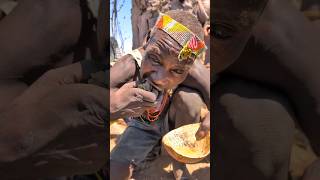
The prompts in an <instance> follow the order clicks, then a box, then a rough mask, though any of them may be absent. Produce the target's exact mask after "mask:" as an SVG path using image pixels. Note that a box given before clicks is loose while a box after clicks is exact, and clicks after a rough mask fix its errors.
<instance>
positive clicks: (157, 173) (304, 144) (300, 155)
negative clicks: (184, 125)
mask: <svg viewBox="0 0 320 180" xmlns="http://www.w3.org/2000/svg"><path fill="white" fill-rule="evenodd" d="M125 128H126V124H125V123H124V122H123V121H122V120H119V121H116V122H114V123H113V124H111V126H110V137H111V139H110V151H111V150H112V148H113V147H114V146H115V145H116V140H117V138H118V137H119V136H120V135H121V133H122V132H123V131H124V130H125ZM209 159H210V158H209V157H208V158H206V159H205V160H204V161H203V162H200V163H197V164H189V165H187V169H188V171H189V173H190V174H191V176H192V177H193V178H194V179H199V180H206V179H210V171H209V169H210V160H209ZM315 159H316V156H315V154H314V153H313V151H312V149H311V147H310V145H309V143H308V140H307V139H306V137H305V136H304V134H303V133H302V132H301V131H300V130H298V128H297V129H296V132H295V143H294V145H293V147H292V155H291V163H290V174H291V175H292V180H300V178H301V176H302V174H303V172H304V169H305V168H306V167H307V166H308V165H309V164H311V163H312V162H313V161H314V160H315ZM136 179H139V180H140V179H148V180H152V179H157V180H159V179H161V180H165V179H174V177H173V174H172V167H171V160H170V158H169V156H168V155H167V154H166V152H163V153H162V155H161V157H160V158H159V159H157V160H155V161H154V162H153V163H152V165H151V166H150V167H149V168H148V169H146V170H144V171H143V172H141V173H140V174H139V175H138V176H137V177H136Z"/></svg>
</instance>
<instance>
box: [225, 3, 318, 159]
mask: <svg viewBox="0 0 320 180" xmlns="http://www.w3.org/2000/svg"><path fill="white" fill-rule="evenodd" d="M253 36H254V38H255V40H256V41H257V42H259V43H260V45H261V46H260V47H256V46H254V45H253V42H252V41H251V43H250V44H248V46H247V48H246V51H244V53H243V54H242V56H241V57H240V59H239V60H237V61H236V63H235V64H234V65H233V66H231V67H230V69H228V72H230V73H232V74H235V75H237V76H240V77H243V78H247V79H251V80H255V81H259V82H263V83H267V84H269V85H272V86H274V87H276V88H278V89H279V90H281V91H282V92H284V93H285V94H287V95H288V97H289V98H290V100H291V101H292V103H293V104H292V105H293V106H294V107H295V110H296V113H297V114H296V115H297V120H298V121H299V124H300V125H301V127H302V129H303V130H304V132H305V133H306V135H307V137H308V138H309V140H310V142H311V145H312V147H313V149H314V151H315V152H316V153H317V154H319V153H320V141H319V139H320V134H319V130H318V127H319V126H320V121H318V119H319V110H318V104H319V103H320V95H319V89H320V86H319V85H320V81H319V80H318V68H319V67H320V64H319V62H318V61H317V59H318V58H319V57H320V51H319V48H318V47H319V42H320V35H319V28H318V27H317V26H316V25H315V24H314V23H312V22H311V21H309V20H308V19H307V18H306V17H304V15H303V13H301V12H300V11H299V10H297V9H296V8H294V7H293V5H291V4H290V3H289V2H288V1H270V4H269V6H268V7H267V9H266V11H265V13H264V15H263V16H262V19H261V20H260V22H259V23H258V24H257V26H256V27H255V29H254V31H253ZM265 49H267V51H266V50H265ZM257 51H259V52H260V53H261V54H258V53H252V52H257ZM244 67H245V68H246V69H248V70H246V71H244V70H243V69H244ZM270 70H272V71H270Z"/></svg>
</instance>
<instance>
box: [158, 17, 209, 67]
mask: <svg viewBox="0 0 320 180" xmlns="http://www.w3.org/2000/svg"><path fill="white" fill-rule="evenodd" d="M154 28H158V29H161V30H163V31H164V32H166V33H167V34H168V35H169V36H171V37H172V38H173V39H174V40H176V41H177V42H178V43H179V44H180V45H181V46H182V49H181V50H180V53H179V56H178V59H179V61H182V60H186V59H188V58H193V59H196V58H197V57H198V55H200V54H201V53H203V52H204V51H205V50H206V49H207V47H206V45H205V43H204V41H202V40H201V39H200V38H199V37H198V36H196V35H195V34H194V33H193V32H192V31H190V30H189V29H188V28H187V27H185V26H184V25H182V24H181V23H179V22H177V21H175V20H174V19H172V18H171V17H170V16H168V15H166V14H162V13H160V15H159V18H158V20H157V22H156V24H155V26H154Z"/></svg>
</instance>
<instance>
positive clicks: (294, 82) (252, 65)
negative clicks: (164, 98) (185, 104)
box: [211, 1, 319, 179]
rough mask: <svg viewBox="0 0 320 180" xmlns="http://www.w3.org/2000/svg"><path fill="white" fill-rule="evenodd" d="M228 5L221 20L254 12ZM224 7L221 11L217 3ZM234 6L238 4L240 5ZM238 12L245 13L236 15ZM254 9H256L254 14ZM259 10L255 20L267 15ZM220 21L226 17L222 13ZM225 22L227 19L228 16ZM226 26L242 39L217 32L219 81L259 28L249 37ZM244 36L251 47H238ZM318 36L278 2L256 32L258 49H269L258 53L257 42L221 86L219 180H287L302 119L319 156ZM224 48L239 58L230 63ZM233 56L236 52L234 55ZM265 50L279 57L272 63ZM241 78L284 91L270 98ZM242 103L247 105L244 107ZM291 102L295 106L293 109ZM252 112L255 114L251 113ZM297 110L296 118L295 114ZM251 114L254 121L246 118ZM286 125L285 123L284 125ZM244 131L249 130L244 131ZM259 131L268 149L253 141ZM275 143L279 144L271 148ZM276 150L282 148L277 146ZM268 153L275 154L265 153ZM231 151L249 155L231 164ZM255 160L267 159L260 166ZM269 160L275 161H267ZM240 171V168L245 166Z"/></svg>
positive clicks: (217, 91) (299, 16)
mask: <svg viewBox="0 0 320 180" xmlns="http://www.w3.org/2000/svg"><path fill="white" fill-rule="evenodd" d="M220 3H221V4H222V6H221V7H217V6H215V7H214V8H220V10H221V14H225V16H226V17H227V16H229V15H230V14H232V13H230V12H239V11H245V10H244V9H249V8H244V7H241V6H239V7H240V8H239V7H234V6H232V3H231V2H230V1H229V3H230V4H229V5H227V2H225V1H224V2H222V1H221V2H220ZM242 3H243V4H245V2H242ZM216 4H219V3H218V2H216ZM223 4H224V5H225V6H223ZM233 4H236V3H235V2H233ZM248 7H250V6H248ZM237 8H238V10H234V9H237ZM251 8H252V9H255V8H254V7H252V6H251ZM256 9H257V10H256V12H255V13H257V12H260V11H259V8H256ZM213 12H215V11H213ZM217 12H218V9H217ZM249 12H250V11H249ZM255 13H252V14H253V17H255V16H254V14H255ZM214 14H215V15H216V16H219V14H218V13H214ZM240 14H241V13H238V16H237V15H235V16H234V17H235V18H236V17H241V16H240ZM230 16H232V15H230ZM219 17H223V15H221V16H219ZM219 17H214V18H213V19H216V20H217V21H219ZM249 17H250V16H249ZM291 18H292V19H291ZM231 19H232V18H231ZM225 23H227V24H228V25H229V26H231V27H232V26H233V27H234V28H236V29H237V31H236V32H234V33H230V31H228V30H226V29H222V31H221V30H220V31H218V30H219V29H214V26H213V28H212V29H211V31H212V32H213V37H214V38H213V46H214V49H213V52H215V53H214V55H213V56H214V57H215V59H213V62H212V63H213V65H215V63H217V65H216V66H213V68H214V69H215V70H216V72H218V73H219V72H221V71H223V70H224V69H225V68H227V67H228V66H229V65H230V64H232V63H233V62H234V61H235V60H237V57H238V56H239V53H240V52H241V50H242V49H243V47H244V45H245V42H246V40H245V39H248V36H246V34H247V35H250V31H251V29H253V25H254V24H255V23H253V24H252V25H251V26H247V28H246V29H242V28H239V27H240V26H238V25H237V23H235V22H232V21H225ZM242 31H246V32H243V33H242V40H243V41H240V40H239V39H238V38H239V37H240V36H238V35H239V34H241V32H242ZM316 31H317V29H316V27H315V26H314V25H313V24H312V23H311V22H309V21H308V20H307V19H306V18H305V17H303V15H302V13H300V12H298V10H296V9H294V8H293V7H292V6H291V5H290V4H289V3H288V2H286V1H273V2H270V4H269V5H268V7H267V9H266V11H265V13H264V15H263V18H262V19H260V22H259V23H258V24H257V25H256V27H255V28H254V31H253V35H254V37H255V41H256V42H259V43H260V44H262V47H259V46H258V48H257V46H256V44H255V43H256V42H255V41H254V40H250V44H248V45H247V47H246V49H245V51H244V53H243V54H242V55H241V57H240V59H238V60H237V61H235V63H234V64H233V65H232V66H231V67H230V68H229V69H227V71H225V72H224V73H222V75H221V77H222V78H221V81H220V83H217V84H216V86H215V97H214V99H215V102H216V106H215V108H214V111H215V112H214V114H215V115H216V116H215V117H214V118H213V119H216V120H217V121H216V126H215V127H216V129H217V131H219V132H220V133H218V134H217V135H216V140H215V142H216V147H217V149H216V157H217V160H216V162H217V168H216V169H215V172H216V173H215V174H216V175H217V178H222V177H224V178H226V179H236V178H239V177H246V178H255V179H257V178H258V179H285V176H287V175H286V174H287V172H288V171H287V170H288V167H286V166H287V164H288V163H289V159H290V157H289V155H288V153H289V152H290V147H291V143H292V133H293V130H292V128H293V121H294V120H295V119H297V118H298V120H299V123H300V124H301V125H302V127H303V129H304V130H305V132H306V134H307V135H308V137H309V138H310V140H311V143H312V144H313V147H314V148H315V150H316V149H317V146H318V145H317V144H318V140H319V135H318V134H317V133H318V132H319V131H318V128H317V127H319V125H318V123H317V122H318V121H317V119H318V118H317V115H316V114H317V110H316V109H317V108H316V105H315V104H316V103H317V97H318V96H317V84H319V83H318V82H317V76H316V71H315V69H317V64H316V63H317V62H316V61H312V59H314V58H317V57H319V51H318V50H316V49H317V47H318V46H317V44H318V43H319V40H318V34H319V33H316ZM301 32H304V33H301ZM288 35H289V36H288ZM237 39H238V40H237ZM306 39H307V40H306ZM232 41H233V42H234V43H235V44H236V42H235V41H238V42H243V43H242V44H241V43H239V44H238V45H232V44H231V45H230V44H229V43H231V42H232ZM225 46H230V47H225ZM236 46H238V47H236ZM224 48H228V53H229V54H232V55H233V56H234V58H230V56H225V53H223V50H222V51H221V49H224ZM232 48H234V49H233V51H232ZM262 48H266V49H268V50H269V51H271V52H272V53H273V55H272V54H269V55H268V53H265V52H264V50H262ZM220 52H221V53H220ZM261 52H262V53H261ZM219 58H220V59H219ZM230 74H233V75H236V78H234V77H229V76H230ZM239 77H240V78H244V79H250V80H254V81H258V82H259V83H260V85H261V84H262V83H263V84H266V85H268V84H269V85H273V87H276V89H269V88H267V89H265V90H263V86H262V87H260V88H262V89H256V88H255V86H257V85H256V84H255V83H254V81H251V82H250V81H249V82H247V81H243V80H239ZM250 84H251V85H250ZM279 89H280V90H281V91H282V92H284V93H285V94H286V95H288V97H289V98H290V101H289V100H288V99H287V98H286V96H284V95H283V94H280V95H279V92H278V90H279ZM281 91H280V93H281ZM257 93H258V94H257ZM259 93H260V94H259ZM228 96H230V97H228ZM308 96H309V97H308ZM237 97H239V98H238V99H237ZM279 97H281V98H279ZM265 98H267V99H269V100H270V101H272V103H268V102H265V101H264V100H262V99H265ZM259 99H261V100H259ZM254 101H257V103H259V104H260V105H259V106H260V107H259V106H257V104H255V103H254ZM289 102H290V103H291V102H293V104H290V103H289ZM263 103H265V104H264V105H263V106H262V105H261V104H263ZM314 103H315V104H314ZM242 104H243V105H242ZM245 104H246V106H250V108H246V106H244V105H245ZM292 105H293V107H292ZM234 107H237V109H234ZM255 109H257V110H258V111H256V110H255ZM272 109H273V110H272ZM275 109H277V110H275ZM293 110H294V113H292V112H293ZM246 113H247V114H248V115H245V114H246ZM296 113H298V115H299V116H298V117H297V118H296V116H295V115H296ZM268 114H269V115H268ZM266 115H268V116H266ZM302 116H303V117H302ZM301 117H302V118H301ZM250 119H255V121H253V122H251V123H250V121H248V120H250ZM284 119H285V121H283V120H284ZM261 120H264V121H265V122H268V124H267V125H264V126H265V128H261V127H264V126H261V123H263V121H262V122H260V121H261ZM237 123H240V124H237ZM246 123H247V124H246ZM241 124H243V125H244V126H238V125H241ZM259 124H260V125H259ZM263 124H265V123H263ZM251 125H253V127H251ZM247 127H251V128H247ZM279 128H280V129H279ZM255 129H261V131H260V132H259V131H258V132H259V133H258V134H259V136H260V135H262V136H261V137H260V138H263V139H264V141H263V143H261V141H260V142H259V136H257V135H256V136H250V133H253V132H254V130H255ZM266 129H267V130H266ZM268 129H269V130H268ZM278 129H279V131H278ZM271 130H272V133H271ZM231 132H232V133H231ZM248 133H249V134H248ZM269 133H271V134H269ZM248 135H249V136H248ZM263 135H264V136H263ZM241 136H242V137H241ZM227 137H228V138H227ZM273 137H278V138H273ZM280 137H281V138H280ZM222 138H223V139H222ZM267 138H270V139H273V140H267ZM232 139H233V140H232ZM257 140H258V141H257ZM228 141H230V142H233V144H231V143H228ZM235 142H237V143H235ZM253 142H255V143H253ZM274 142H278V143H276V144H274ZM241 144H242V145H241ZM265 145H267V146H268V148H266V147H264V146H265ZM224 148H226V149H224ZM230 148H231V149H235V148H241V149H242V150H241V151H240V150H238V151H237V152H241V153H239V154H238V155H236V156H231V155H232V152H228V151H227V150H228V149H230ZM247 148H248V149H247ZM252 149H255V151H254V152H252ZM268 149H272V152H273V153H270V151H269V150H268ZM268 151H269V152H268ZM245 152H247V153H245ZM233 153H234V152H233ZM259 154H260V155H259ZM228 157H230V159H228ZM255 157H260V158H259V159H255ZM263 158H265V159H269V160H268V161H266V160H263ZM244 159H245V160H244ZM269 161H270V162H269ZM250 162H252V163H250ZM238 163H239V165H237V164H238ZM281 164H282V165H281ZM234 165H235V166H234ZM261 165H264V166H265V167H263V166H261ZM219 167H220V168H219ZM223 167H224V168H223ZM233 167H241V168H238V171H232V168H233ZM280 167H281V168H280ZM227 169H229V170H230V172H229V173H230V174H228V170H227ZM272 169H273V170H272ZM277 169H278V170H279V169H281V171H274V170H277ZM225 171H227V172H225ZM223 172H225V174H223ZM231 172H232V173H231Z"/></svg>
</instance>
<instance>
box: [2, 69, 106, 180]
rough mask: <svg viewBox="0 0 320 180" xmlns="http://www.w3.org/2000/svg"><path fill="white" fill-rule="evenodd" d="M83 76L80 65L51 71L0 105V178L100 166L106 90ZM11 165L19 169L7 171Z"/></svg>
mask: <svg viewBox="0 0 320 180" xmlns="http://www.w3.org/2000/svg"><path fill="white" fill-rule="evenodd" d="M84 80H85V79H84V75H83V68H82V66H81V65H80V63H75V64H72V65H69V66H65V67H62V68H59V69H55V70H51V71H49V72H47V73H46V74H44V75H43V76H41V77H40V78H39V79H38V80H37V81H36V82H35V83H34V84H32V86H30V87H29V88H28V89H27V90H26V91H25V92H24V93H23V94H22V95H21V96H19V97H17V98H16V99H14V101H13V102H12V103H11V104H8V106H7V107H5V108H3V109H2V111H1V112H0V119H1V126H0V132H1V133H0V147H1V149H0V161H1V163H0V167H1V168H0V169H1V171H0V176H1V177H3V178H5V179H9V178H12V177H14V176H16V178H18V179H20V178H21V177H24V178H27V179H37V178H42V177H48V176H64V175H73V174H79V173H92V172H95V171H97V170H99V169H100V168H102V166H103V165H104V164H105V163H106V161H107V158H108V157H107V151H108V150H109V149H108V148H107V146H106V142H107V139H106V134H107V133H108V132H107V131H106V123H105V122H106V121H107V114H108V110H109V107H108V103H107V102H108V101H107V100H108V98H109V93H108V90H107V89H105V88H101V87H98V86H95V85H90V84H84V83H81V82H82V81H84ZM43 163H44V164H43ZM14 169H15V170H17V169H19V171H18V172H19V173H14V174H12V173H11V174H8V173H7V172H12V170H14ZM34 172H36V173H34Z"/></svg>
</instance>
